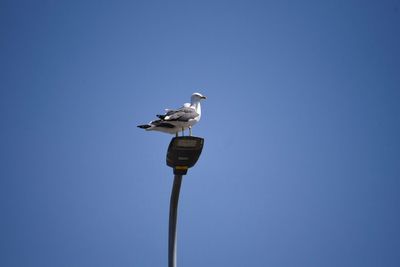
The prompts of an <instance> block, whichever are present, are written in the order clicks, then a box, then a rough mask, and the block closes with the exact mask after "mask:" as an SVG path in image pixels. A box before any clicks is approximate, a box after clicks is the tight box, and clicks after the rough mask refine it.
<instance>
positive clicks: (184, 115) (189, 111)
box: [163, 107, 199, 121]
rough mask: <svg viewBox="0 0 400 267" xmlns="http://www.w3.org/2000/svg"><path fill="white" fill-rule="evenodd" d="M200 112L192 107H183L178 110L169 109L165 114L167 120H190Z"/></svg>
mask: <svg viewBox="0 0 400 267" xmlns="http://www.w3.org/2000/svg"><path fill="white" fill-rule="evenodd" d="M197 116H199V114H198V113H197V112H196V111H195V110H194V109H193V108H190V107H183V108H180V109H178V110H171V111H168V112H167V114H165V116H164V118H163V119H164V120H165V121H189V120H191V119H194V118H196V117H197Z"/></svg>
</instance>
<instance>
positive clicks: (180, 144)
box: [167, 136, 204, 267]
mask: <svg viewBox="0 0 400 267" xmlns="http://www.w3.org/2000/svg"><path fill="white" fill-rule="evenodd" d="M203 144H204V139H203V138H200V137H195V136H180V137H174V138H172V140H171V142H170V144H169V147H168V152H167V165H168V166H169V167H171V168H173V170H174V183H173V186H172V192H171V200H170V206H169V231H168V267H176V222H177V218H178V201H179V192H180V189H181V184H182V176H183V175H186V174H187V171H188V169H189V168H191V167H193V166H194V165H195V164H196V162H197V160H198V159H199V157H200V154H201V151H202V150H203Z"/></svg>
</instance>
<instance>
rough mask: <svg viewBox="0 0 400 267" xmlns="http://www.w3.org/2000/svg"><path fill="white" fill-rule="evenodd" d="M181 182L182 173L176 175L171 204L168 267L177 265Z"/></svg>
mask: <svg viewBox="0 0 400 267" xmlns="http://www.w3.org/2000/svg"><path fill="white" fill-rule="evenodd" d="M181 184H182V175H175V177H174V185H173V186H172V192H171V201H170V205H169V232H168V234H169V235H168V267H176V222H177V218H178V201H179V192H180V190H181Z"/></svg>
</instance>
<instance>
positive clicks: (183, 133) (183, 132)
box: [182, 127, 185, 136]
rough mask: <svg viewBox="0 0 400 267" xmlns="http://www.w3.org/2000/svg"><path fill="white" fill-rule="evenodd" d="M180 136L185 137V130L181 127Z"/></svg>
mask: <svg viewBox="0 0 400 267" xmlns="http://www.w3.org/2000/svg"><path fill="white" fill-rule="evenodd" d="M182 136H185V128H183V127H182Z"/></svg>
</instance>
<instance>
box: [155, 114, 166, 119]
mask: <svg viewBox="0 0 400 267" xmlns="http://www.w3.org/2000/svg"><path fill="white" fill-rule="evenodd" d="M156 116H157V117H158V118H159V119H162V120H164V118H165V115H156Z"/></svg>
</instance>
